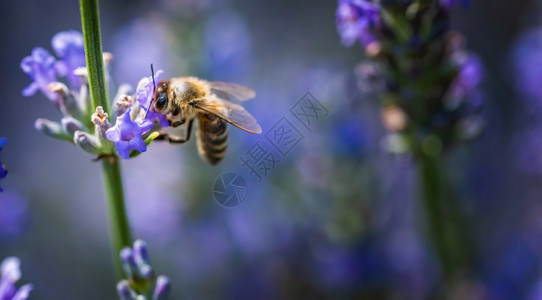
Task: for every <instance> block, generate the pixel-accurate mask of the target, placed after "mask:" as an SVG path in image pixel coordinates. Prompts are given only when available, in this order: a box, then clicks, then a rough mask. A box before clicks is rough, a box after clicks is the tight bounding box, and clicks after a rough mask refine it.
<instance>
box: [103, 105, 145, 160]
mask: <svg viewBox="0 0 542 300" xmlns="http://www.w3.org/2000/svg"><path fill="white" fill-rule="evenodd" d="M131 110H132V109H131V108H130V109H128V110H127V111H126V112H125V113H124V114H123V115H122V116H119V117H117V122H116V124H115V126H113V127H111V128H109V129H108V130H107V131H106V132H105V135H106V137H107V139H109V140H110V141H113V142H114V143H115V147H116V148H117V151H118V153H119V155H120V156H121V157H122V158H125V159H127V158H129V157H130V150H131V149H133V150H135V151H139V152H145V151H147V146H146V145H145V141H144V140H143V138H142V137H141V136H142V135H143V134H144V133H147V132H148V131H149V130H151V128H152V125H153V124H152V122H151V121H149V120H143V121H142V122H141V123H136V122H134V121H132V119H131V117H130V112H131Z"/></svg>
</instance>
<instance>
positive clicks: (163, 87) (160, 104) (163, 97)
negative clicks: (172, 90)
mask: <svg viewBox="0 0 542 300" xmlns="http://www.w3.org/2000/svg"><path fill="white" fill-rule="evenodd" d="M167 90H168V84H167V82H165V81H161V82H160V83H158V87H157V88H156V92H155V94H154V99H155V101H154V110H155V111H157V112H162V111H164V110H165V109H166V108H167V106H168V105H167V104H168V96H167Z"/></svg>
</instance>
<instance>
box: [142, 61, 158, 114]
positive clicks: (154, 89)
mask: <svg viewBox="0 0 542 300" xmlns="http://www.w3.org/2000/svg"><path fill="white" fill-rule="evenodd" d="M151 74H152V75H151V76H152V97H151V103H149V107H147V111H146V112H145V117H144V118H143V120H145V119H147V114H148V113H149V110H150V109H151V105H152V101H153V100H154V93H155V92H156V81H155V80H154V67H153V65H152V63H151Z"/></svg>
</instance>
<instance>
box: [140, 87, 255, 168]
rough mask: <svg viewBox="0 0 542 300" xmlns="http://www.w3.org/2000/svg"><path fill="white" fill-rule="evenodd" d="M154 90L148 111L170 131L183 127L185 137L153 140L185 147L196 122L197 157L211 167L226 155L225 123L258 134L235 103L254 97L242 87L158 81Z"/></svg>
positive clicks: (167, 135) (164, 134)
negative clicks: (161, 118)
mask: <svg viewBox="0 0 542 300" xmlns="http://www.w3.org/2000/svg"><path fill="white" fill-rule="evenodd" d="M155 86H156V89H155V91H154V96H153V98H152V100H151V104H150V108H149V109H150V110H152V111H155V112H158V113H161V114H164V115H166V117H167V119H168V121H169V123H170V126H171V127H179V126H181V125H184V124H187V125H186V126H187V127H186V136H185V137H180V136H176V135H173V134H172V133H168V132H166V131H162V132H160V135H159V136H158V138H157V139H162V140H168V141H169V142H171V143H179V144H182V143H186V142H187V141H188V140H189V139H190V135H191V133H192V126H193V123H194V120H195V119H197V122H198V134H197V144H198V153H199V155H200V156H201V158H203V159H204V160H205V161H207V162H208V163H210V164H211V165H215V164H217V163H218V162H220V160H222V158H223V157H224V154H225V153H226V148H227V146H228V128H227V126H226V125H227V124H226V123H230V124H232V125H233V126H235V127H237V128H239V129H242V130H244V131H247V132H250V133H254V134H260V133H261V132H262V128H261V127H260V125H259V124H258V122H257V121H256V119H254V117H253V116H252V115H251V114H250V113H249V112H247V111H246V110H245V108H244V107H243V106H241V105H240V104H238V103H236V102H242V101H246V100H250V99H252V98H254V97H255V96H256V93H255V92H254V91H253V90H251V89H249V88H247V87H245V86H242V85H238V84H235V83H225V82H216V81H206V80H202V79H199V78H196V77H177V78H171V79H168V80H161V81H160V82H158V85H155Z"/></svg>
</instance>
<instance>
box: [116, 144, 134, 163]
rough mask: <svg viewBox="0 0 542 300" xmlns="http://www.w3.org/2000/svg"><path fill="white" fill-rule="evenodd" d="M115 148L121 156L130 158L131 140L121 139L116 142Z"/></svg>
mask: <svg viewBox="0 0 542 300" xmlns="http://www.w3.org/2000/svg"><path fill="white" fill-rule="evenodd" d="M115 148H117V152H118V153H119V155H120V157H122V158H124V159H128V158H130V142H125V141H120V142H116V143H115Z"/></svg>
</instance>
